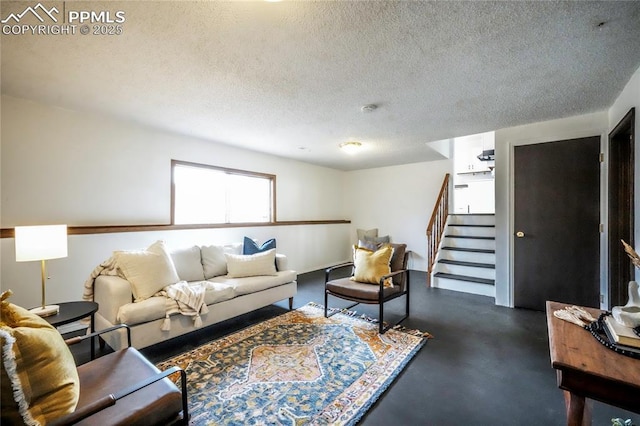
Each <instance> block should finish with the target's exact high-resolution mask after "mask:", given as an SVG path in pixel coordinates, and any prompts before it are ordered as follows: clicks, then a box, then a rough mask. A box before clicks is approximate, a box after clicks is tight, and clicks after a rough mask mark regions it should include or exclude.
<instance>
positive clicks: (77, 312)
mask: <svg viewBox="0 0 640 426" xmlns="http://www.w3.org/2000/svg"><path fill="white" fill-rule="evenodd" d="M57 305H58V306H60V312H58V313H57V314H56V315H51V316H48V317H43V318H42V319H44V320H45V321H47V322H48V323H49V324H51V325H52V326H54V327H60V326H61V325H65V324H69V323H72V322H75V321H78V320H81V319H83V318H86V317H88V316H91V325H90V331H91V333H93V332H94V331H95V318H94V314H95V313H96V312H97V311H98V304H97V303H96V302H64V303H57ZM93 343H94V341H93V337H92V338H91V359H94V358H95V348H94V344H93Z"/></svg>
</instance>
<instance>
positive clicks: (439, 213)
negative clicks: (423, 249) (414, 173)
mask: <svg viewBox="0 0 640 426" xmlns="http://www.w3.org/2000/svg"><path fill="white" fill-rule="evenodd" d="M449 176H450V175H449V173H447V174H446V175H444V180H443V182H442V187H441V188H440V192H439V193H438V198H437V199H436V204H435V206H434V207H433V213H431V219H430V220H429V225H428V226H427V287H430V286H431V272H433V265H434V263H435V259H436V255H437V253H438V247H439V246H440V241H441V239H442V234H443V232H444V228H445V225H446V223H447V217H448V216H449Z"/></svg>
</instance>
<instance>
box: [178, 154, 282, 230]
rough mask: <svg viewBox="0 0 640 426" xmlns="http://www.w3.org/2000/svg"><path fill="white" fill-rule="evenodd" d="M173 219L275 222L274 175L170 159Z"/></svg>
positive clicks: (209, 222) (205, 221)
mask: <svg viewBox="0 0 640 426" xmlns="http://www.w3.org/2000/svg"><path fill="white" fill-rule="evenodd" d="M171 175H172V192H171V205H172V223H173V224H174V225H187V224H212V223H255V222H273V221H274V217H273V216H274V211H275V208H274V206H275V180H276V177H275V176H274V175H268V174H263V173H254V172H247V171H243V170H233V169H225V168H221V167H215V166H207V165H204V164H196V163H187V162H183V161H176V160H172V161H171Z"/></svg>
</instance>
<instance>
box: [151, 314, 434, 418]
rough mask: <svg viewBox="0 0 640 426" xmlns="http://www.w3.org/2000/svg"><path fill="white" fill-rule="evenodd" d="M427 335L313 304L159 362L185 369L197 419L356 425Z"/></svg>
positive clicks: (190, 406) (193, 414)
mask: <svg viewBox="0 0 640 426" xmlns="http://www.w3.org/2000/svg"><path fill="white" fill-rule="evenodd" d="M428 337H429V335H428V333H420V332H417V331H411V330H403V329H394V330H389V331H387V332H386V333H385V334H384V335H379V334H378V325H377V324H375V323H373V322H371V321H367V320H366V319H362V318H357V317H356V316H355V315H353V313H350V312H346V313H337V314H335V315H334V316H332V317H330V318H324V316H323V309H322V307H320V306H318V305H315V304H309V305H306V306H303V307H302V308H300V309H297V310H295V311H291V312H287V313H285V314H283V315H281V316H278V317H275V318H272V319H270V320H267V321H264V322H262V323H259V324H256V325H254V326H251V327H249V328H247V329H244V330H241V331H239V332H236V333H233V334H231V335H229V336H227V337H224V338H221V339H219V340H216V341H214V342H211V343H208V344H205V345H203V346H200V347H198V348H196V349H194V350H192V351H189V352H186V353H184V354H181V355H178V356H175V357H173V358H170V359H168V360H166V361H163V362H161V363H159V364H158V367H159V368H160V369H165V368H168V367H170V366H172V365H178V366H180V367H182V368H184V369H185V370H186V372H187V377H188V378H187V382H188V394H189V410H190V414H191V424H193V425H213V424H216V425H218V424H225V425H233V424H237V425H265V424H269V425H316V424H319V425H326V424H331V425H351V424H355V423H356V422H357V421H358V420H359V419H360V418H361V417H362V416H363V415H364V413H365V412H366V411H367V410H368V409H369V408H370V407H371V405H372V404H373V403H374V402H375V401H376V400H377V399H378V397H379V396H380V395H381V394H382V393H383V392H384V390H385V389H386V388H387V387H388V386H389V385H390V384H391V382H392V381H393V379H394V378H395V377H396V376H397V375H398V374H399V373H400V371H402V369H403V368H404V367H405V366H406V364H407V363H408V362H409V360H410V359H411V358H412V357H413V356H414V355H415V354H416V353H417V351H418V350H420V348H421V347H422V346H423V345H424V344H425V342H426V340H427V338H428Z"/></svg>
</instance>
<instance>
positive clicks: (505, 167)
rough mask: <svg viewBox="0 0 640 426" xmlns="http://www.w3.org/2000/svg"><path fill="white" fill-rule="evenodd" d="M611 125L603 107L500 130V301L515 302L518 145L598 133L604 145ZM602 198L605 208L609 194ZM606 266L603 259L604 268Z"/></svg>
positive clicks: (497, 258)
mask: <svg viewBox="0 0 640 426" xmlns="http://www.w3.org/2000/svg"><path fill="white" fill-rule="evenodd" d="M607 126H608V118H607V113H606V111H602V112H597V113H593V114H586V115H580V116H575V117H569V118H563V119H558V120H551V121H545V122H540V123H534V124H529V125H525V126H518V127H511V128H508V129H501V130H497V131H496V140H495V143H496V173H495V178H496V181H495V182H496V304H498V305H503V306H513V244H512V243H513V234H514V229H513V226H514V225H513V218H514V211H513V184H514V182H513V172H514V170H513V150H514V147H515V146H517V145H528V144H535V143H544V142H552V141H556V140H564V139H573V138H581V137H587V136H597V135H600V136H601V138H602V145H603V147H604V146H605V145H606V144H605V143H604V142H605V141H606V132H607ZM602 185H603V186H604V181H603V182H602ZM601 200H602V201H601V203H602V206H603V208H604V205H605V204H604V201H605V198H604V197H601ZM602 245H603V243H601V246H602ZM601 252H602V250H601ZM604 270H605V268H604V266H603V264H602V262H601V271H604ZM602 284H605V280H604V277H601V285H602ZM605 285H606V284H605Z"/></svg>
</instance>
